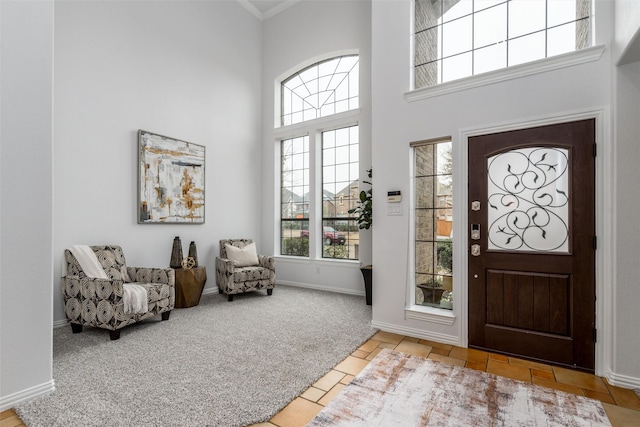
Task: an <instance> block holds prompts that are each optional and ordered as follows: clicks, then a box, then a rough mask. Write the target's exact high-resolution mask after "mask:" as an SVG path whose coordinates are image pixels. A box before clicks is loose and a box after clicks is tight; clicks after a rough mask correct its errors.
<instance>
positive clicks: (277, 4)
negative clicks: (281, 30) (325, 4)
mask: <svg viewBox="0 0 640 427" xmlns="http://www.w3.org/2000/svg"><path fill="white" fill-rule="evenodd" d="M238 1H239V2H240V3H241V4H242V5H243V6H244V7H245V8H247V9H248V10H249V11H250V12H251V13H253V14H254V15H256V16H257V17H258V18H260V19H268V18H271V17H272V16H274V15H276V14H278V13H280V12H282V11H283V10H284V9H286V8H288V7H290V6H293V5H294V4H296V3H298V2H299V1H301V0H238Z"/></svg>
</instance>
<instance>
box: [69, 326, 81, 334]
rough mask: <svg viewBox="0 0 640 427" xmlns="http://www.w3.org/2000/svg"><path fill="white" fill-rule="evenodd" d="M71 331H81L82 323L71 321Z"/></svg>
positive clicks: (76, 332) (75, 332)
mask: <svg viewBox="0 0 640 427" xmlns="http://www.w3.org/2000/svg"><path fill="white" fill-rule="evenodd" d="M71 332H73V333H74V334H79V333H80V332H82V325H79V324H77V323H72V324H71Z"/></svg>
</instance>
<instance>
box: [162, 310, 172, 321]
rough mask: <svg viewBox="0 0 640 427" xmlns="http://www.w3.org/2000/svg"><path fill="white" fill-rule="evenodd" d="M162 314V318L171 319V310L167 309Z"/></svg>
mask: <svg viewBox="0 0 640 427" xmlns="http://www.w3.org/2000/svg"><path fill="white" fill-rule="evenodd" d="M161 316H162V320H169V316H171V310H169V311H165V312H164V313H162V314H161Z"/></svg>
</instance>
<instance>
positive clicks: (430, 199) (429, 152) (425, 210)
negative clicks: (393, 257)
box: [412, 140, 453, 309]
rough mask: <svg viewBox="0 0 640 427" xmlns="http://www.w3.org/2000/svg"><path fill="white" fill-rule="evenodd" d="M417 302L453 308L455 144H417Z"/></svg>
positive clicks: (415, 182)
mask: <svg viewBox="0 0 640 427" xmlns="http://www.w3.org/2000/svg"><path fill="white" fill-rule="evenodd" d="M412 146H413V150H414V153H413V154H414V200H415V215H414V217H415V239H414V240H415V283H416V288H415V295H416V297H415V301H416V304H418V305H426V306H433V307H441V308H446V309H451V308H452V300H453V293H452V292H453V243H452V240H451V239H452V236H453V235H452V233H453V191H452V188H453V180H452V170H451V141H449V140H447V141H437V142H422V143H420V142H419V143H413V144H412Z"/></svg>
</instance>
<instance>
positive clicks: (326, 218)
mask: <svg viewBox="0 0 640 427" xmlns="http://www.w3.org/2000/svg"><path fill="white" fill-rule="evenodd" d="M353 127H357V128H358V141H357V146H358V159H357V163H358V169H359V168H360V125H359V124H357V123H355V124H352V125H347V126H338V127H333V128H328V129H323V130H322V131H321V132H320V145H321V146H320V151H321V153H322V155H321V156H320V157H321V159H320V171H319V173H320V186H321V192H322V193H321V199H322V200H321V201H320V221H321V224H320V230H321V232H320V233H318V235H317V236H316V237H317V238H319V239H320V242H321V245H322V251H321V252H320V255H321V258H322V259H325V260H326V259H330V260H350V261H359V257H358V256H356V258H349V249H348V248H349V246H350V245H349V243H350V238H349V235H348V234H349V232H345V234H347V235H346V236H345V238H346V241H345V243H344V244H343V245H344V246H343V247H346V248H347V258H339V257H331V256H325V250H324V248H325V245H324V240H325V237H324V227H325V226H327V227H333V228H334V230H335V231H336V232H340V230H338V229H336V228H335V224H334V225H331V226H330V225H325V222H327V221H347V222H348V223H353V226H355V227H357V217H358V216H357V215H354V214H350V215H349V216H347V217H340V216H338V215H337V214H336V215H334V216H328V215H327V216H325V212H324V185H325V175H324V168H325V166H327V165H326V164H325V159H324V152H325V150H326V148H325V140H324V134H325V133H328V132H337V131H339V130H341V129H347V132H349V134H350V133H351V132H350V129H351V128H353ZM353 145H354V144H352V143H351V135H349V144H347V147H351V146H353ZM349 160H352V159H351V158H349ZM336 162H337V159H336ZM353 163H354V162H352V161H349V162H348V165H352V164H353ZM336 165H337V163H333V164H332V166H334V167H335V166H336ZM353 181H355V180H352V179H350V180H349V181H348V182H349V184H350V183H352V182H353ZM361 182H362V179H360V173H359V170H358V190H357V194H359V193H360V183H361ZM334 183H335V182H334ZM337 194H338V193H335V194H334V196H335V195H337ZM354 200H355V202H356V204H357V202H358V200H359V199H357V198H356V199H354ZM335 201H336V199H335V198H334V202H335ZM339 201H340V205H341V206H344V200H343V195H342V194H341V195H340V198H339ZM354 207H355V206H354ZM357 232H358V244H359V242H360V240H359V235H360V230H359V229H358V231H357ZM328 246H330V247H335V246H336V244H335V243H332V244H331V245H328ZM335 249H337V248H334V251H333V252H334V253H335ZM354 250H355V249H354ZM356 252H357V251H356Z"/></svg>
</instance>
